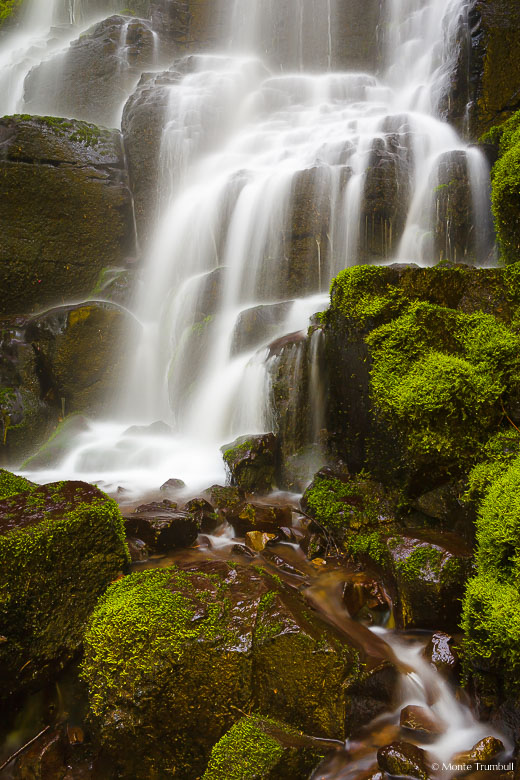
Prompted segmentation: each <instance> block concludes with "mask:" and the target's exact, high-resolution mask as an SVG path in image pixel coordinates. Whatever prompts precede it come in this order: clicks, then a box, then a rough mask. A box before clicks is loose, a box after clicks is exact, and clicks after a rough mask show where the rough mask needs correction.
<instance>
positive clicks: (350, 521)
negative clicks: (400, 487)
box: [301, 468, 396, 542]
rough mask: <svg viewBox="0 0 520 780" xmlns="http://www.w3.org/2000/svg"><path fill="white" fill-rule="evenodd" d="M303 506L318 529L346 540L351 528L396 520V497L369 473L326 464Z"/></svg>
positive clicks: (380, 527) (379, 525) (385, 524)
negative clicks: (356, 474)
mask: <svg viewBox="0 0 520 780" xmlns="http://www.w3.org/2000/svg"><path fill="white" fill-rule="evenodd" d="M301 507H302V509H303V511H304V512H305V513H306V514H307V515H309V517H312V519H313V521H314V523H315V525H316V526H317V530H318V532H321V533H322V534H324V535H325V536H328V537H331V538H332V539H334V540H335V541H339V542H343V541H345V539H346V537H347V535H348V534H349V533H351V532H358V531H363V532H366V531H367V530H368V529H370V530H374V529H378V530H384V528H385V527H386V528H391V527H392V524H393V523H395V511H396V506H395V500H393V497H392V496H391V495H388V494H387V493H386V492H385V490H384V488H383V486H382V485H380V484H378V483H376V482H374V480H372V479H370V477H369V476H367V475H358V476H352V475H350V474H348V473H345V472H342V471H341V469H333V468H324V469H321V471H319V472H318V473H317V474H316V475H315V476H314V479H313V481H312V482H311V484H310V485H309V487H308V488H307V490H306V491H305V493H304V494H303V496H302V499H301Z"/></svg>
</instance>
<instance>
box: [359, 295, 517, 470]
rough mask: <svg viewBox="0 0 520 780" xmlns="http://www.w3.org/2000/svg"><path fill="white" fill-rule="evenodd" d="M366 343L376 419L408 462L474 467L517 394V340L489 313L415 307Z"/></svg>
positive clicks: (369, 338)
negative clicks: (504, 403) (402, 443)
mask: <svg viewBox="0 0 520 780" xmlns="http://www.w3.org/2000/svg"><path fill="white" fill-rule="evenodd" d="M366 342H367V344H368V347H369V350H370V354H371V357H372V360H373V366H372V371H371V393H372V400H373V404H374V407H375V413H376V414H382V415H383V417H384V418H387V420H388V421H390V422H392V423H393V424H394V425H395V426H396V428H397V429H398V430H399V431H400V432H401V433H402V435H404V437H405V440H406V447H407V449H408V458H409V459H411V460H412V462H414V461H415V463H417V462H420V461H421V460H427V459H428V458H429V457H431V456H432V455H433V456H434V457H435V459H436V460H437V461H438V462H440V463H442V464H443V466H444V468H445V469H446V468H447V469H449V468H450V466H453V467H455V468H457V467H458V468H459V469H460V468H461V467H464V466H466V465H467V464H471V463H472V462H474V460H475V454H476V453H477V452H478V450H479V449H480V446H481V444H483V443H484V441H485V439H486V436H487V435H488V431H489V429H490V428H491V427H492V426H493V425H495V426H498V424H499V423H500V420H501V418H502V417H503V412H502V410H501V404H500V402H501V399H502V398H503V397H505V396H506V394H507V393H508V392H509V393H515V392H518V376H519V370H520V350H519V348H520V339H519V337H518V336H517V335H516V334H515V333H513V332H512V331H511V330H510V329H509V328H508V327H507V326H506V325H504V324H502V323H501V322H499V321H498V320H497V319H496V318H495V317H492V316H491V315H487V314H482V313H480V312H479V313H475V314H465V313H462V312H458V311H455V310H452V309H448V308H446V307H441V306H437V305H434V304H430V303H426V302H414V303H412V304H411V305H410V306H409V307H408V309H407V310H406V311H405V312H404V313H403V314H402V315H401V316H400V317H398V318H397V319H395V320H393V321H392V322H390V323H386V324H384V325H382V326H380V327H379V328H376V329H375V330H373V331H372V332H371V333H370V334H369V335H368V336H367V338H366Z"/></svg>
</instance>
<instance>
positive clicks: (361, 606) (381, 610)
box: [342, 573, 392, 625]
mask: <svg viewBox="0 0 520 780" xmlns="http://www.w3.org/2000/svg"><path fill="white" fill-rule="evenodd" d="M342 595H343V603H344V604H345V606H346V608H347V610H348V613H349V615H350V616H351V617H352V618H354V619H355V620H361V621H363V622H365V623H368V624H369V625H371V624H376V625H384V624H385V623H386V621H387V619H388V616H389V615H390V613H391V610H392V602H391V599H390V597H389V595H388V594H387V593H386V591H385V589H384V587H383V585H382V584H381V583H380V582H378V581H377V579H374V578H372V577H369V576H368V575H366V574H364V573H359V574H353V575H352V576H351V577H349V578H348V579H347V580H346V582H345V583H344V585H343V594H342Z"/></svg>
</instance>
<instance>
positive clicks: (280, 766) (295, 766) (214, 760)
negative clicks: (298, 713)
mask: <svg viewBox="0 0 520 780" xmlns="http://www.w3.org/2000/svg"><path fill="white" fill-rule="evenodd" d="M306 741H308V742H310V740H305V737H304V736H303V735H302V734H301V733H300V732H297V731H295V730H294V729H291V728H290V727H288V726H286V725H285V724H284V723H281V722H280V721H276V720H273V719H271V718H262V717H258V716H253V717H250V718H242V720H239V721H238V723H235V725H234V726H233V727H232V728H231V729H230V730H229V731H228V732H227V734H225V735H224V736H223V737H222V739H221V740H220V741H219V742H217V744H216V745H215V747H214V748H213V750H212V751H211V756H210V760H209V763H208V766H207V769H206V772H205V773H204V775H203V780H256V778H263V779H264V780H275V779H276V780H278V779H280V780H285V779H286V778H288V777H307V776H308V774H309V773H310V772H311V771H312V769H313V768H314V766H315V765H316V764H317V763H318V761H319V759H320V758H321V757H322V755H323V754H322V753H319V752H318V751H317V750H316V748H314V749H309V748H305V747H303V746H302V743H303V745H305V742H306Z"/></svg>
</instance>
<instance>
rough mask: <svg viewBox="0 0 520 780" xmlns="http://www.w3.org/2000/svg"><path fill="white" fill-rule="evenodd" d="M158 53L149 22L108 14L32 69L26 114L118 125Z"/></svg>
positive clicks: (28, 84) (25, 95)
mask: <svg viewBox="0 0 520 780" xmlns="http://www.w3.org/2000/svg"><path fill="white" fill-rule="evenodd" d="M158 54H159V52H158V51H157V49H156V43H155V40H154V35H153V32H152V29H151V24H150V22H147V21H145V20H143V19H129V18H128V17H123V16H110V17H108V18H107V19H104V20H103V21H102V22H99V23H98V24H96V25H94V26H93V27H91V28H90V29H89V30H87V31H86V32H84V33H82V35H81V36H80V37H79V38H77V39H76V40H75V41H73V42H72V43H71V45H70V47H69V49H68V50H67V51H64V52H60V53H58V54H55V55H54V56H53V57H50V58H49V59H46V60H44V61H43V62H42V63H41V64H40V65H38V66H36V67H35V68H33V69H32V70H31V71H30V72H29V75H28V76H27V78H26V79H25V82H24V102H25V106H26V109H27V112H28V113H30V114H45V113H50V114H53V116H68V117H74V118H75V119H83V120H85V121H86V122H95V123H97V124H100V125H105V126H107V127H116V126H117V125H118V124H119V112H120V106H121V105H122V104H123V102H124V101H125V100H126V98H127V97H128V94H129V92H130V91H131V90H132V88H133V86H134V85H135V83H136V81H137V79H138V78H139V76H140V75H141V73H142V71H143V70H145V69H146V68H148V67H153V66H154V65H155V64H156V60H157V57H158ZM58 74H59V78H58V77H57V76H58Z"/></svg>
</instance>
